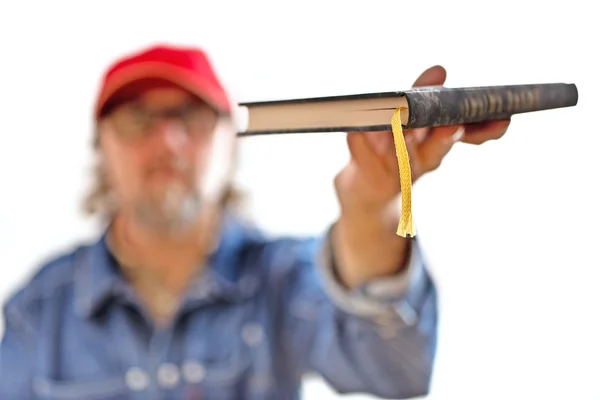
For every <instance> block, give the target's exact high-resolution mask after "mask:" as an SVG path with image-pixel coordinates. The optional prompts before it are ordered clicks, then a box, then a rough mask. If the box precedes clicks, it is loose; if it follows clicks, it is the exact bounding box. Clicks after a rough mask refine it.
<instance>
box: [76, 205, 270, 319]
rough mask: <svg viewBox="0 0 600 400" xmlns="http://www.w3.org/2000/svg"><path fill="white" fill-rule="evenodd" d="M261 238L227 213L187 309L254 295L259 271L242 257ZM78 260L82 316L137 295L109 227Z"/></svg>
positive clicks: (193, 286)
mask: <svg viewBox="0 0 600 400" xmlns="http://www.w3.org/2000/svg"><path fill="white" fill-rule="evenodd" d="M260 239H261V235H260V234H259V232H258V230H256V229H255V228H253V227H250V226H249V225H247V224H245V223H244V222H243V221H242V220H240V219H238V218H236V217H234V216H232V215H229V214H227V215H226V216H225V218H224V221H223V223H222V225H221V231H220V238H219V245H218V246H217V247H216V249H215V251H214V252H213V253H212V254H211V255H210V257H209V258H208V261H207V265H206V267H205V268H203V269H202V271H201V272H200V273H199V274H198V276H197V278H196V279H195V280H194V281H193V282H192V284H191V285H190V288H189V291H188V293H187V296H186V298H185V299H184V302H183V308H184V309H190V308H193V307H196V306H198V305H200V304H202V303H205V302H206V301H209V300H211V299H214V298H216V297H219V298H224V299H227V300H229V301H240V300H243V299H245V298H248V297H250V296H253V295H254V294H255V293H256V292H257V291H258V286H259V281H258V276H257V271H255V270H254V268H252V266H251V265H244V264H245V263H244V262H243V261H244V260H243V259H242V257H243V255H244V253H245V250H246V249H247V248H248V246H249V245H250V244H251V243H252V242H254V241H256V240H260ZM76 262H77V263H78V265H77V268H76V269H75V270H76V272H75V273H76V276H75V308H76V310H77V312H78V313H79V314H80V315H82V316H84V317H91V316H93V315H95V314H96V313H98V312H99V311H100V310H101V309H102V308H103V306H105V305H107V304H108V303H109V302H110V301H111V300H114V299H115V298H117V297H122V298H127V297H130V296H132V295H133V292H132V288H131V287H130V286H129V285H128V284H127V282H126V280H125V278H124V276H123V275H122V273H121V272H120V271H119V268H118V264H117V262H116V259H115V258H114V257H113V255H112V253H111V252H110V249H109V246H108V229H106V230H105V231H104V232H103V234H102V236H101V237H100V238H99V240H97V241H96V242H95V243H93V244H92V245H90V246H88V247H83V248H81V249H80V250H79V253H78V256H77V261H76Z"/></svg>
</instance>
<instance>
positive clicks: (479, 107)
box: [404, 83, 578, 129]
mask: <svg viewBox="0 0 600 400" xmlns="http://www.w3.org/2000/svg"><path fill="white" fill-rule="evenodd" d="M404 93H405V95H406V100H407V102H408V107H409V117H408V121H407V123H406V126H405V128H406V129H414V128H422V127H435V126H442V125H459V124H468V123H474V122H481V121H487V120H497V119H507V118H510V117H511V116H512V115H514V114H520V113H526V112H532V111H541V110H548V109H553V108H561V107H569V106H574V105H576V104H577V98H578V92H577V87H576V86H575V85H574V84H565V83H545V84H532V85H511V86H488V87H471V88H445V87H424V88H414V89H410V90H407V91H405V92H404Z"/></svg>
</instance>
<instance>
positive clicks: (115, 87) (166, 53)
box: [94, 45, 232, 119]
mask: <svg viewBox="0 0 600 400" xmlns="http://www.w3.org/2000/svg"><path fill="white" fill-rule="evenodd" d="M153 80H162V81H166V82H169V83H171V84H174V85H176V86H179V87H181V88H183V89H185V90H187V91H189V92H191V93H192V94H194V95H196V96H198V97H199V98H200V99H202V100H204V101H205V102H206V103H207V104H209V105H210V106H212V107H213V108H215V109H216V110H217V111H219V112H221V113H224V114H229V113H231V111H232V106H231V103H230V100H229V97H228V95H227V93H226V91H225V89H224V88H223V86H222V85H221V83H220V82H219V79H218V78H217V75H216V73H215V71H214V68H213V66H212V63H211V61H210V59H209V57H208V55H207V54H206V53H205V52H204V51H203V50H202V49H199V48H191V47H177V46H169V45H156V46H153V47H149V48H146V49H143V50H142V51H139V52H137V53H133V54H129V55H126V56H125V57H123V58H121V59H118V60H117V61H116V62H115V63H114V64H112V65H111V66H110V67H109V68H108V70H107V71H106V73H105V74H104V77H103V79H102V83H101V86H100V90H99V93H98V97H97V100H96V106H95V112H94V115H95V118H96V119H97V118H100V117H101V115H102V114H103V112H104V109H105V107H106V106H107V103H108V102H109V101H110V100H111V99H112V97H113V96H114V95H115V94H116V93H118V92H119V91H120V90H122V89H124V88H125V87H127V86H131V85H132V84H135V83H140V82H144V81H148V82H151V81H153Z"/></svg>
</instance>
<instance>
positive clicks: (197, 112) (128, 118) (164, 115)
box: [109, 104, 219, 141]
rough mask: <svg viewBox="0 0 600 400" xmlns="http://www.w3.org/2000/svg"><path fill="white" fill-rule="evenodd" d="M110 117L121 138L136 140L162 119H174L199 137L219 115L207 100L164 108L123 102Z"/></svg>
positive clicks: (211, 127) (212, 124)
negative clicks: (203, 102)
mask: <svg viewBox="0 0 600 400" xmlns="http://www.w3.org/2000/svg"><path fill="white" fill-rule="evenodd" d="M109 118H110V120H111V121H112V123H113V124H114V126H115V129H116V131H117V133H118V134H119V135H120V136H121V137H122V138H123V139H125V140H129V141H138V140H143V139H144V138H147V137H149V136H150V135H151V134H152V133H153V132H154V131H155V128H156V124H157V123H158V122H159V121H160V120H161V119H169V120H175V121H177V122H178V123H180V124H181V126H182V127H183V128H184V130H185V132H186V133H187V134H188V135H189V136H190V137H191V138H194V139H195V138H200V137H203V136H206V135H208V134H210V133H211V132H212V131H213V130H214V129H215V127H216V124H217V121H218V119H219V115H218V114H217V113H216V112H215V111H214V110H213V109H212V108H210V107H208V106H207V105H206V104H188V105H185V106H179V107H173V108H168V109H163V110H149V109H147V108H145V107H143V106H141V105H138V104H126V105H123V106H121V107H119V108H118V109H116V110H115V111H114V112H113V113H111V114H110V116H109Z"/></svg>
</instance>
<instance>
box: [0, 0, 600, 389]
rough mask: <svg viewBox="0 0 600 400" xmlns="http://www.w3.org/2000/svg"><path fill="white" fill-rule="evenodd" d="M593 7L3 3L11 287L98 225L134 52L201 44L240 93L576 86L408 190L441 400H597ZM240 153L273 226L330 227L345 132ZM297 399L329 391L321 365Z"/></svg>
mask: <svg viewBox="0 0 600 400" xmlns="http://www.w3.org/2000/svg"><path fill="white" fill-rule="evenodd" d="M359 4H360V5H359ZM367 4H369V5H367ZM588 4H589V5H585V2H584V1H568V2H550V1H545V2H539V3H538V4H535V3H534V2H531V1H529V2H528V1H520V2H510V1H502V2H484V1H479V2H472V3H467V2H464V1H454V2H448V1H440V2H430V1H410V2H409V1H394V2H392V1H373V2H371V3H367V2H366V1H361V2H360V3H359V2H357V3H356V5H353V4H352V3H351V2H349V1H345V2H334V1H329V2H325V1H323V2H322V3H319V2H316V1H315V2H310V1H302V2H296V3H292V2H283V1H280V2H278V3H272V4H267V3H264V2H263V3H259V2H256V1H244V2H242V1H240V2H232V1H219V2H217V1H210V2H209V1H203V2H201V1H194V2H192V1H190V2H181V1H171V2H166V1H165V2H152V1H119V2H117V1H107V0H104V1H96V2H87V1H86V2H83V1H77V2H76V1H72V2H65V1H56V0H55V1H42V0H40V1H37V2H32V1H21V2H9V1H3V2H2V3H1V5H0V131H1V142H0V143H1V145H0V184H1V187H2V197H1V200H0V298H1V299H2V300H4V299H5V298H6V296H8V295H9V294H10V293H11V292H12V290H14V289H15V288H16V287H17V285H18V284H20V283H22V282H23V281H24V279H26V278H27V277H28V276H29V274H31V273H32V271H33V270H34V268H36V267H37V266H38V265H39V263H41V262H42V261H44V260H45V259H47V258H48V257H51V256H53V255H54V254H56V252H57V251H61V250H64V249H67V248H69V247H70V246H72V245H73V244H74V243H76V242H79V241H81V240H83V239H85V238H88V237H90V235H93V234H95V233H96V232H95V231H94V229H95V227H94V224H93V221H88V220H85V219H83V218H82V216H81V215H80V213H79V208H78V207H79V201H80V197H81V196H82V194H83V193H84V190H85V188H86V185H87V183H88V172H89V166H90V163H91V153H90V149H89V144H90V137H91V128H92V125H91V108H92V103H93V99H94V94H95V90H96V88H97V84H98V82H99V79H100V74H101V73H102V72H103V70H104V68H105V67H106V65H107V64H108V63H110V62H111V61H112V60H113V59H114V57H116V56H118V55H121V54H122V53H123V52H128V51H131V50H136V49H137V48H139V47H140V46H144V45H147V44H152V43H156V42H157V41H164V42H171V43H180V44H196V45H200V46H203V47H204V48H206V49H207V50H208V51H209V52H210V53H211V55H212V57H213V59H214V61H215V63H216V64H217V68H218V69H219V72H220V75H221V77H222V79H223V80H224V81H225V83H226V85H227V86H228V87H229V88H230V89H231V92H232V93H233V95H234V96H235V98H236V99H237V100H239V101H250V100H262V99H279V98H292V97H307V96H320V95H335V94H350V93H360V92H371V91H388V90H400V89H406V88H408V87H409V86H410V85H411V84H412V82H413V80H414V79H415V78H416V77H417V75H418V74H419V73H420V72H421V71H422V70H424V69H425V68H427V67H429V66H431V65H434V64H442V65H444V66H445V67H446V68H447V70H448V81H447V86H455V87H457V86H478V85H496V84H519V83H541V82H572V83H576V84H577V85H578V88H579V95H580V97H579V104H578V105H577V106H576V107H574V108H569V109H561V110H553V111H544V112H540V113H532V114H528V115H520V116H516V117H515V118H514V119H513V123H512V125H511V129H510V130H509V132H508V133H507V135H506V136H505V137H504V138H503V139H502V140H500V141H497V142H493V143H488V144H486V145H483V146H469V145H463V144H461V145H458V146H457V147H456V148H455V149H454V151H453V152H452V153H451V155H450V156H449V157H448V158H447V159H446V160H445V161H444V163H443V165H442V167H441V168H440V169H439V170H438V171H436V172H435V173H433V174H431V175H429V176H426V177H424V178H423V179H422V180H421V181H419V182H418V183H417V185H416V186H415V193H414V206H415V219H416V224H417V229H418V235H419V237H420V239H421V241H422V243H423V245H424V248H425V251H426V255H427V259H428V261H429V264H430V268H431V271H432V273H433V274H434V276H435V279H436V281H437V283H438V285H439V288H440V310H441V313H442V314H441V326H440V347H439V353H438V359H437V365H436V371H435V377H434V382H433V387H432V393H431V396H430V398H432V399H433V398H435V399H438V398H439V399H449V398H461V399H482V398H485V399H491V398H524V399H534V398H535V399H538V398H563V399H566V398H568V399H592V398H598V397H599V396H600V388H599V387H598V385H597V384H596V383H595V382H597V378H598V377H599V376H600V366H599V364H600V361H599V360H600V343H599V338H600V327H599V324H598V321H597V319H598V315H599V312H598V311H599V309H600V291H599V290H598V283H599V281H600V274H599V272H598V267H599V266H600V256H599V255H598V239H599V234H598V227H599V226H600V218H599V212H598V205H599V204H600V202H599V200H600V198H599V195H598V190H597V185H598V172H599V171H600V168H599V167H600V161H598V160H597V159H596V156H597V154H598V148H599V147H598V144H599V142H600V140H599V133H600V132H599V131H598V130H599V129H598V125H597V124H596V121H597V116H598V112H599V111H598V109H599V108H600V102H599V101H598V96H597V94H598V92H599V89H600V88H599V85H598V72H597V71H598V63H597V61H593V60H594V59H595V58H596V57H597V54H598V39H599V38H600V34H599V29H598V27H597V26H598V21H597V13H595V12H593V11H592V7H593V6H592V4H593V3H592V2H590V3H588ZM243 150H244V151H243V154H242V165H241V171H240V175H239V181H240V183H241V184H243V186H244V187H245V188H247V189H248V190H249V191H250V195H251V200H252V209H251V210H252V212H253V213H254V214H255V216H256V218H257V221H258V222H259V223H260V224H261V225H262V226H263V227H264V228H265V229H267V230H269V231H271V232H273V233H296V234H304V233H319V232H320V231H321V230H322V229H323V228H324V227H325V226H326V225H327V224H328V223H329V222H330V221H332V220H333V219H334V218H335V217H336V213H337V205H336V201H335V197H334V193H333V188H332V179H333V176H334V174H335V173H336V171H337V170H338V169H339V168H341V167H342V166H343V164H344V162H345V161H346V159H347V149H346V147H345V137H344V134H343V133H330V134H323V135H298V136H280V137H263V138H247V139H244V141H243ZM267 159H268V160H269V161H267ZM0 329H1V327H0ZM305 397H306V398H310V399H313V398H323V399H325V398H335V396H334V394H333V392H332V391H331V390H330V389H329V388H328V387H327V386H326V385H324V384H322V383H321V382H320V381H310V382H309V383H308V384H307V387H306V395H305ZM355 398H357V399H358V398H365V397H362V396H357V397H355Z"/></svg>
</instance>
